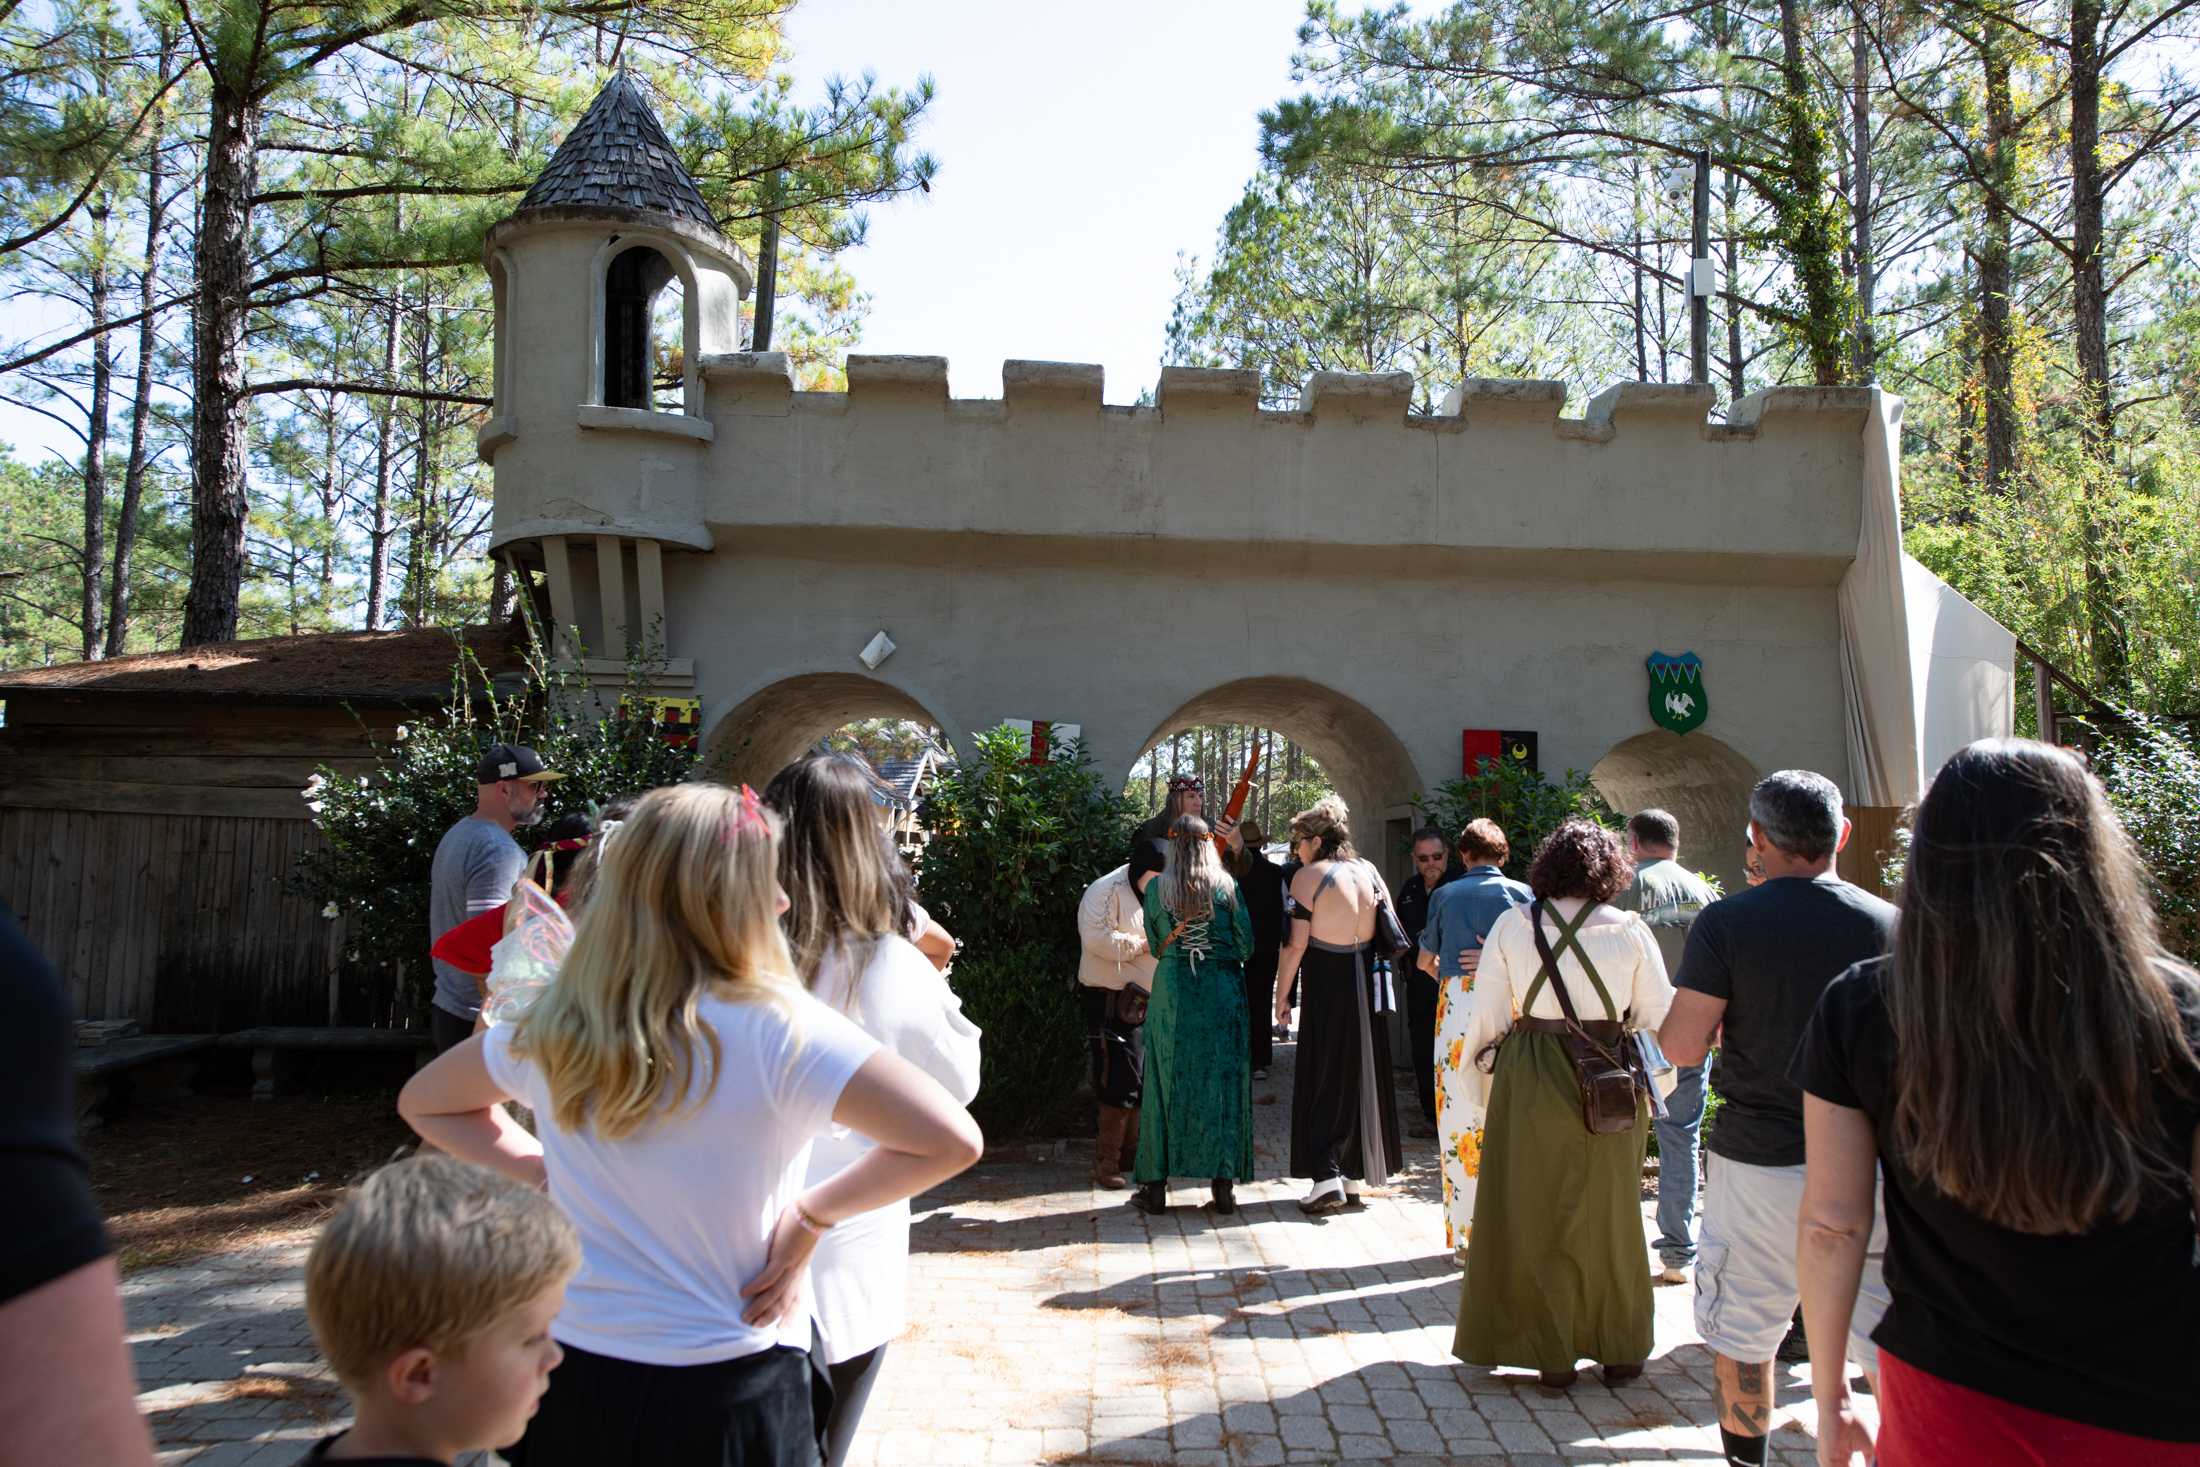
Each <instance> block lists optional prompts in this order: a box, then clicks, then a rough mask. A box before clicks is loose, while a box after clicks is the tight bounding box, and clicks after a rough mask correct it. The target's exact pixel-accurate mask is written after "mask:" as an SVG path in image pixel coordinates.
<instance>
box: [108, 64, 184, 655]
mask: <svg viewBox="0 0 2200 1467" xmlns="http://www.w3.org/2000/svg"><path fill="white" fill-rule="evenodd" d="M173 60H174V47H173V43H172V42H171V41H170V40H169V39H168V38H167V37H166V36H163V37H162V40H161V51H160V74H161V75H162V76H166V75H167V74H168V67H169V65H170V64H171V63H172V61H173ZM152 128H153V134H152V136H153V142H152V146H151V147H150V148H149V149H147V151H146V159H145V269H144V272H143V273H142V274H140V275H139V276H138V310H139V311H140V312H141V313H142V314H140V316H139V317H138V329H137V382H136V384H135V385H134V386H133V388H132V389H131V393H130V459H129V462H128V463H127V464H125V465H124V466H123V470H122V504H121V507H120V511H119V513H118V514H117V516H116V521H115V565H114V571H113V573H112V575H111V580H112V582H113V586H112V598H111V600H110V601H109V603H108V612H107V655H108V656H109V657H120V656H121V655H122V654H123V652H124V651H126V650H127V649H128V645H129V638H130V552H131V551H132V550H134V549H136V547H137V519H138V505H139V503H140V502H141V501H142V500H143V498H144V495H145V463H146V451H145V440H146V437H147V433H148V430H149V428H150V427H151V424H152V418H153V359H154V356H155V355H156V354H157V353H158V352H159V350H160V320H159V317H158V315H157V314H156V313H155V311H154V309H153V306H154V303H155V302H156V301H157V300H158V299H159V298H160V255H161V245H162V244H163V242H164V239H163V236H164V233H165V231H166V227H167V205H166V201H165V200H164V199H163V198H162V197H161V189H162V188H163V186H164V185H165V184H166V183H167V179H166V177H165V173H166V162H167V156H166V154H165V153H164V152H163V150H162V146H161V139H162V134H161V121H160V116H159V114H158V113H155V114H154V120H153V123H152Z"/></svg>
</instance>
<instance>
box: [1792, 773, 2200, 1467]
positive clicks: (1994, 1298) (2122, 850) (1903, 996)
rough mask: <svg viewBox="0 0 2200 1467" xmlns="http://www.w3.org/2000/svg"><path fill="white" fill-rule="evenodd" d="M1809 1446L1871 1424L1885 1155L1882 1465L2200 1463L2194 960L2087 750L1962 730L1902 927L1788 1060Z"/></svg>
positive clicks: (2198, 1081)
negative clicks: (1876, 1191) (1851, 1340)
mask: <svg viewBox="0 0 2200 1467" xmlns="http://www.w3.org/2000/svg"><path fill="white" fill-rule="evenodd" d="M1794 1074H1795V1079H1796V1080H1797V1082H1798V1083H1799V1084H1801V1085H1802V1087H1803V1090H1804V1092H1805V1093H1804V1099H1803V1123H1804V1133H1805V1143H1806V1145H1807V1147H1808V1150H1809V1161H1808V1163H1807V1165H1808V1171H1807V1173H1806V1181H1805V1191H1804V1197H1803V1211H1802V1217H1801V1221H1800V1227H1799V1234H1798V1239H1797V1249H1798V1253H1799V1258H1800V1274H1801V1280H1802V1290H1803V1314H1804V1319H1805V1321H1806V1323H1807V1325H1808V1328H1809V1332H1810V1341H1811V1361H1812V1364H1811V1373H1812V1386H1813V1394H1814V1395H1815V1397H1816V1398H1817V1405H1818V1423H1819V1445H1818V1457H1819V1461H1820V1462H1822V1463H1846V1462H1849V1461H1851V1460H1852V1458H1853V1457H1854V1456H1855V1455H1856V1454H1859V1453H1862V1454H1866V1455H1869V1454H1870V1453H1872V1452H1873V1450H1874V1444H1873V1441H1872V1435H1871V1433H1870V1431H1869V1430H1868V1429H1867V1428H1866V1426H1865V1424H1864V1422H1863V1421H1862V1420H1861V1419H1860V1418H1859V1417H1858V1415H1857V1414H1856V1411H1855V1409H1854V1408H1853V1406H1852V1404H1851V1402H1850V1399H1849V1388H1848V1382H1847V1381H1846V1380H1845V1379H1844V1378H1843V1374H1842V1370H1841V1367H1840V1363H1839V1362H1840V1361H1841V1357H1842V1353H1843V1352H1842V1349H1841V1348H1840V1346H1839V1345H1838V1344H1835V1345H1833V1346H1829V1347H1827V1348H1823V1349H1821V1348H1820V1342H1821V1341H1826V1340H1832V1341H1837V1342H1838V1341H1840V1340H1842V1339H1843V1338H1844V1337H1845V1335H1846V1332H1847V1330H1848V1325H1849V1316H1850V1312H1851V1310H1852V1309H1853V1307H1854V1305H1855V1300H1856V1292H1857V1280H1858V1277H1859V1275H1860V1273H1861V1270H1862V1267H1863V1261H1864V1260H1863V1254H1864V1240H1865V1237H1866V1235H1867V1234H1868V1233H1869V1232H1870V1229H1871V1221H1872V1178H1873V1174H1874V1171H1875V1167H1876V1170H1878V1171H1879V1172H1880V1174H1881V1175H1882V1176H1883V1177H1884V1181H1885V1196H1886V1206H1887V1265H1886V1278H1887V1289H1888V1293H1889V1294H1890V1295H1891V1296H1892V1301H1893V1302H1892V1303H1891V1304H1890V1306H1889V1307H1888V1310H1887V1313H1886V1317H1885V1318H1884V1319H1883V1320H1881V1322H1880V1324H1879V1327H1878V1329H1877V1330H1875V1331H1874V1332H1873V1336H1872V1338H1873V1339H1874V1340H1875V1341H1876V1342H1877V1343H1878V1345H1879V1346H1880V1350H1879V1380H1878V1383H1877V1384H1878V1394H1879V1412H1880V1424H1879V1431H1878V1441H1877V1446H1876V1450H1877V1457H1876V1460H1877V1461H1878V1462H1880V1463H1882V1464H1885V1467H1918V1464H1923V1463H1931V1464H1933V1467H1985V1464H1989V1463H1990V1464H1994V1467H2002V1464H2007V1463H2054V1464H2057V1467H2065V1464H2075V1467H2089V1464H2100V1467H2107V1464H2110V1463H2116V1464H2123V1463H2133V1464H2136V1463H2147V1464H2150V1467H2191V1464H2195V1463H2200V1261H2196V1259H2195V1254H2194V1247H2193V1237H2194V1212H2195V1207H2194V1202H2195V1191H2196V1189H2200V978H2196V977H2195V975H2194V973H2193V971H2192V969H2190V968H2188V967H2186V966H2185V965H2184V964H2182V963H2179V962H2177V961H2175V960H2173V959H2172V958H2170V957H2169V956H2167V955H2166V954H2165V953H2164V952H2163V950H2162V946H2161V942H2160V938H2159V935H2158V931H2157V927H2156V918H2155V914H2154V911H2153V909H2152V907H2151V906H2150V905H2149V902H2148V898H2147V890H2146V876H2145V871H2144V868H2143V867H2142V865H2141V863H2140V860H2139V856H2138V853H2137V852H2136V851H2135V850H2134V848H2133V846H2132V844H2131V841H2130V839H2129V838H2128V837H2127V836H2126V835H2125V833H2124V831H2123V828H2122V827H2121V826H2120V825H2119V824H2118V823H2117V820H2116V817H2115V815H2114V813H2113V812H2112V811H2111V810H2110V809H2109V807H2108V802H2107V800H2106V798H2105V797H2104V796H2103V794H2102V791H2101V787H2100V785H2099V784H2098V783H2096V782H2095V781H2094V779H2093V778H2092V776H2091V775H2089V774H2088V773H2087V772H2086V770H2085V767H2084V766H2083V765H2082V764H2081V763H2080V762H2079V761H2078V759H2077V758H2076V756H2074V755H2072V754H2070V753H2069V752H2067V751H2065V750H2062V749H2057V748H2053V747H2051V746H2049V745H2046V744H2038V743H2032V742H2030V741H2028V740H2021V739H1991V740H1986V741H1983V742H1980V743H1976V744H1972V745H1971V746H1969V747H1968V748H1966V749H1963V750H1962V751H1960V752H1959V753H1957V754H1956V756H1955V757H1954V758H1952V759H1950V760H1949V761H1948V763H1947V765H1946V766H1945V767H1943V768H1942V769H1941V771H1940V773H1939V774H1937V775H1936V776H1934V778H1933V782H1932V787H1931V788H1930V789H1929V790H1928V791H1927V792H1926V795H1925V799H1924V802H1923V803H1922V804H1921V805H1920V806H1919V808H1918V812H1917V819H1916V822H1915V826H1914V832H1913V838H1912V841H1911V845H1910V855H1909V868H1908V871H1907V873H1906V875H1905V877H1904V882H1903V888H1902V901H1901V915H1900V917H1899V918H1898V920H1897V925H1896V928H1895V941H1894V950H1893V952H1892V953H1891V954H1890V955H1889V956H1887V957H1885V958H1880V959H1876V960H1874V961H1872V962H1867V963H1860V964H1858V965H1857V966H1856V967H1854V968H1851V969H1850V970H1849V971H1848V972H1847V973H1844V974H1843V975H1842V976H1841V977H1840V978H1838V979H1836V980H1835V981H1834V983H1833V985H1832V986H1831V987H1829V988H1828V989H1827V990H1826V991H1825V994H1824V995H1823V997H1822V998H1821V999H1820V1000H1819V1004H1818V1010H1817V1013H1816V1015H1815V1016H1814V1017H1813V1018H1812V1020H1811V1025H1810V1028H1809V1029H1808V1030H1807V1031H1806V1033H1805V1035H1804V1038H1803V1043H1802V1047H1801V1048H1800V1050H1799V1051H1798V1053H1797V1055H1796V1060H1795V1066H1794Z"/></svg>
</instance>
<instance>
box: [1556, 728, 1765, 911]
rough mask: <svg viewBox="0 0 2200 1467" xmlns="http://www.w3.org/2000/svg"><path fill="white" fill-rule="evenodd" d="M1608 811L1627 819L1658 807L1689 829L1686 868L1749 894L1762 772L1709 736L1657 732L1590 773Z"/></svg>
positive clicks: (1628, 744) (1684, 834)
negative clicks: (1755, 793)
mask: <svg viewBox="0 0 2200 1467" xmlns="http://www.w3.org/2000/svg"><path fill="white" fill-rule="evenodd" d="M1589 780H1590V782H1591V783H1592V784H1594V785H1595V786H1596V787H1597V793H1598V794H1600V795H1602V796H1604V800H1605V803H1606V804H1608V805H1610V806H1611V807H1612V808H1613V809H1614V810H1617V811H1618V812H1619V813H1620V814H1621V815H1623V816H1624V815H1629V814H1632V813H1633V812H1635V811H1637V810H1643V809H1648V808H1650V807H1651V806H1656V807H1658V808H1660V809H1663V810H1668V811H1670V812H1672V815H1673V818H1674V819H1676V820H1678V821H1679V822H1680V827H1681V860H1682V861H1683V862H1684V863H1686V864H1687V865H1688V866H1689V867H1690V868H1692V869H1694V870H1697V871H1708V872H1710V873H1711V874H1712V875H1714V876H1717V877H1718V878H1719V880H1720V881H1721V882H1722V883H1723V884H1724V885H1725V887H1726V889H1727V890H1728V891H1739V890H1741V887H1742V840H1743V831H1744V830H1745V829H1746V828H1747V826H1748V824H1749V791H1750V787H1751V786H1752V785H1754V784H1756V782H1757V768H1756V766H1755V765H1753V764H1751V763H1750V762H1749V760H1747V759H1746V758H1744V757H1742V755H1741V754H1739V753H1737V752H1736V751H1735V750H1733V749H1731V748H1729V747H1727V746H1726V745H1725V744H1722V743H1720V742H1719V741H1718V740H1717V739H1715V738H1712V737H1710V736H1709V735H1707V734H1703V733H1691V734H1677V733H1672V732H1669V731H1667V730H1665V729H1662V728H1660V729H1652V730H1651V731H1650V732H1648V733H1640V734H1636V735H1635V736H1634V737H1633V738H1631V739H1626V740H1623V741H1622V742H1620V743H1618V744H1616V745H1614V746H1613V747H1612V749H1611V751H1610V752H1609V753H1607V754H1606V755H1605V756H1604V757H1603V758H1602V759H1599V760H1598V761H1597V762H1596V767H1595V768H1593V769H1591V770H1590V771H1589Z"/></svg>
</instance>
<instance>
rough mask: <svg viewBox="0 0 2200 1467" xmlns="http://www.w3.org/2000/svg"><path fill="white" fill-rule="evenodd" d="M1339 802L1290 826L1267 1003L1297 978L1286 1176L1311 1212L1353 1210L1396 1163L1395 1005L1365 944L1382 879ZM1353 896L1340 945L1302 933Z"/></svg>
mask: <svg viewBox="0 0 2200 1467" xmlns="http://www.w3.org/2000/svg"><path fill="white" fill-rule="evenodd" d="M1345 818H1346V811H1345V807H1344V801H1342V800H1340V799H1338V798H1337V797H1336V796H1334V795H1331V796H1328V797H1326V798H1324V799H1322V800H1320V801H1318V802H1316V804H1315V805H1314V808H1312V809H1311V810H1306V811H1302V812H1301V813H1300V814H1299V815H1298V816H1296V817H1295V818H1293V820H1292V821H1291V843H1292V847H1293V849H1294V851H1295V853H1296V854H1297V855H1298V857H1299V859H1300V861H1301V862H1303V863H1304V865H1303V866H1302V868H1301V870H1300V871H1299V873H1298V875H1297V876H1296V877H1295V878H1293V880H1294V886H1293V891H1292V901H1291V904H1290V911H1289V916H1290V919H1291V938H1290V945H1289V946H1288V947H1287V948H1286V949H1285V950H1284V952H1283V955H1282V959H1281V961H1280V962H1279V963H1278V964H1277V968H1276V992H1277V996H1278V1000H1279V1003H1280V1002H1283V1001H1286V996H1287V995H1288V994H1289V992H1290V987H1291V980H1292V975H1293V974H1294V973H1295V974H1296V975H1297V976H1298V980H1299V985H1300V986H1299V1049H1298V1069H1297V1075H1296V1078H1295V1080H1294V1082H1293V1085H1292V1091H1291V1175H1292V1176H1294V1177H1305V1178H1306V1179H1308V1180H1309V1181H1311V1182H1312V1183H1313V1184H1314V1185H1313V1189H1312V1190H1311V1191H1310V1192H1309V1193H1308V1194H1307V1195H1306V1197H1305V1198H1303V1199H1302V1200H1301V1201H1300V1203H1299V1208H1300V1210H1301V1211H1303V1212H1306V1213H1309V1214H1314V1215H1319V1214H1322V1213H1328V1212H1341V1211H1344V1210H1345V1209H1347V1208H1352V1207H1358V1206H1360V1205H1361V1202H1360V1189H1359V1185H1358V1184H1360V1183H1362V1182H1366V1183H1370V1184H1379V1183H1382V1182H1384V1181H1387V1180H1388V1179H1389V1177H1390V1174H1391V1172H1392V1171H1394V1170H1396V1169H1397V1167H1398V1165H1399V1159H1400V1155H1401V1152H1400V1148H1399V1144H1398V1103H1397V1099H1396V1097H1395V1096H1394V1095H1393V1094H1392V1091H1391V1085H1390V1027H1389V1024H1388V1022H1387V1021H1386V1019H1385V1015H1387V1014H1388V1013H1390V1012H1391V1011H1392V1010H1394V1009H1396V1008H1397V1006H1398V1005H1397V999H1396V997H1395V996H1394V995H1393V994H1392V993H1391V991H1390V978H1389V975H1388V973H1387V971H1385V970H1383V969H1380V968H1378V966H1377V964H1376V961H1375V952H1374V947H1373V942H1372V938H1373V928H1374V916H1375V903H1376V901H1377V900H1378V899H1379V898H1380V897H1381V896H1382V894H1383V891H1384V888H1383V885H1382V877H1381V875H1380V874H1378V873H1377V871H1376V870H1375V868H1374V866H1373V865H1371V864H1370V863H1368V862H1366V861H1363V860H1361V859H1360V858H1359V855H1358V853H1357V852H1356V851H1354V850H1353V848H1352V832H1351V831H1350V829H1348V828H1347V826H1346V824H1345ZM1354 897H1357V898H1358V905H1359V907H1360V911H1361V922H1360V924H1359V925H1360V926H1362V927H1365V928H1366V929H1367V930H1366V931H1364V932H1360V933H1358V934H1357V940H1356V941H1353V942H1350V943H1335V942H1326V941H1323V940H1321V939H1319V938H1317V937H1315V936H1314V913H1315V911H1316V909H1322V910H1324V911H1326V910H1328V909H1327V908H1324V907H1323V903H1324V902H1325V901H1326V902H1330V903H1338V902H1348V901H1351V900H1352V899H1353V898H1354Z"/></svg>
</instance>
